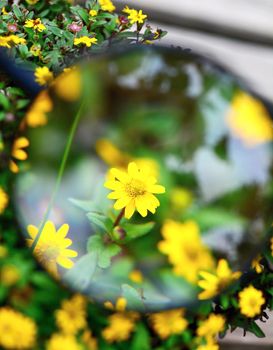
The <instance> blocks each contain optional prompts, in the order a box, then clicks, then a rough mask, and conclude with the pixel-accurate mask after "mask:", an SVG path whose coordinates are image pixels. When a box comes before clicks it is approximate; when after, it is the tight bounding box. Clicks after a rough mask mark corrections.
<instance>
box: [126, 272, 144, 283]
mask: <svg viewBox="0 0 273 350" xmlns="http://www.w3.org/2000/svg"><path fill="white" fill-rule="evenodd" d="M129 278H130V280H131V281H132V282H135V283H142V282H143V275H142V273H141V271H140V270H133V271H131V272H130V274H129Z"/></svg>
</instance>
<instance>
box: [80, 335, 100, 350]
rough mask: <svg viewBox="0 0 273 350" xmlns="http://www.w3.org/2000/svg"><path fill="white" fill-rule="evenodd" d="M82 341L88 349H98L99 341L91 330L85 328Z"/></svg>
mask: <svg viewBox="0 0 273 350" xmlns="http://www.w3.org/2000/svg"><path fill="white" fill-rule="evenodd" d="M82 341H83V343H84V344H85V345H86V346H87V349H88V350H97V349H98V342H97V339H96V338H94V337H93V335H92V332H91V331H90V330H85V331H84V332H83V334H82Z"/></svg>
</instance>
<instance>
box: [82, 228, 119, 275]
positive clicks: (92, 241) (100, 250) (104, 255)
mask: <svg viewBox="0 0 273 350" xmlns="http://www.w3.org/2000/svg"><path fill="white" fill-rule="evenodd" d="M87 250H88V252H89V253H94V252H95V253H97V257H98V261H97V265H98V266H99V267H100V268H102V269H106V268H108V267H109V266H110V265H111V259H112V258H113V257H114V256H116V255H118V254H119V253H120V251H121V248H120V247H119V246H118V245H117V244H115V243H111V244H105V243H104V242H103V237H102V236H101V235H94V236H91V237H90V238H89V240H88V243H87Z"/></svg>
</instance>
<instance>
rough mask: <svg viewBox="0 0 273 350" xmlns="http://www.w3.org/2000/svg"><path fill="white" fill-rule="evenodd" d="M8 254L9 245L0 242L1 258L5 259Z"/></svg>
mask: <svg viewBox="0 0 273 350" xmlns="http://www.w3.org/2000/svg"><path fill="white" fill-rule="evenodd" d="M7 256H8V250H7V247H5V246H4V245H2V244H0V259H4V258H6V257H7Z"/></svg>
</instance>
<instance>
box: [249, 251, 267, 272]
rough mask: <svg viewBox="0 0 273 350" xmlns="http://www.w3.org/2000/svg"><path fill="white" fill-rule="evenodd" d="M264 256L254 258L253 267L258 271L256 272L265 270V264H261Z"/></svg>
mask: <svg viewBox="0 0 273 350" xmlns="http://www.w3.org/2000/svg"><path fill="white" fill-rule="evenodd" d="M261 260H262V256H261V255H258V256H257V257H256V258H255V259H253V260H252V263H251V267H252V268H253V269H254V270H255V271H256V273H262V272H263V270H264V267H263V265H261Z"/></svg>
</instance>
